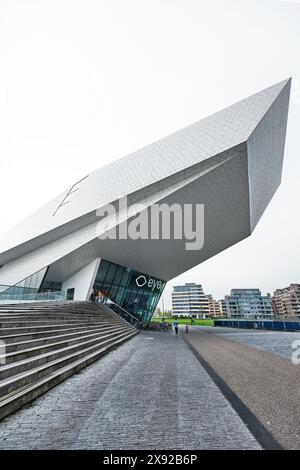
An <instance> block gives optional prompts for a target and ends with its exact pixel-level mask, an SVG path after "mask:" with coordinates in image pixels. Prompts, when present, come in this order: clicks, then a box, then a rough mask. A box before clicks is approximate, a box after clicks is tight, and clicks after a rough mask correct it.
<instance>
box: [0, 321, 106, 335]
mask: <svg viewBox="0 0 300 470" xmlns="http://www.w3.org/2000/svg"><path fill="white" fill-rule="evenodd" d="M107 323H108V324H109V322H107ZM98 324H99V323H98V322H78V323H72V325H70V324H66V323H62V324H60V323H56V324H50V325H44V326H35V327H33V326H31V327H30V326H29V327H26V326H24V327H16V328H1V330H0V332H1V336H7V335H16V336H17V335H19V334H21V333H31V332H42V331H47V330H55V329H58V328H59V329H68V328H70V326H73V327H76V326H78V327H82V326H92V325H95V326H97V325H98Z"/></svg>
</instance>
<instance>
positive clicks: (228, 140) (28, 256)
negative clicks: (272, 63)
mask: <svg viewBox="0 0 300 470" xmlns="http://www.w3.org/2000/svg"><path fill="white" fill-rule="evenodd" d="M290 83H291V80H286V81H283V82H280V83H279V84H276V85H274V86H272V87H270V88H268V89H266V90H263V91H261V92H260V93H257V94H255V95H253V96H251V97H249V98H247V99H245V100H243V101H240V102H238V103H236V104H234V105H232V106H230V107H228V108H226V109H224V110H222V111H220V112H218V113H216V114H213V115H212V116H209V117H207V118H205V119H203V120H201V121H199V122H196V123H194V124H192V125H190V126H188V127H186V128H184V129H182V130H180V131H178V132H176V133H174V134H172V135H170V136H168V137H165V138H163V139H161V140H160V141H158V142H155V143H153V144H151V145H148V146H147V147H145V148H143V149H141V150H138V151H136V152H134V153H132V154H130V155H128V156H126V157H124V158H121V159H120V160H117V161H115V162H114V163H112V164H110V165H107V166H105V167H103V168H100V169H99V170H97V171H94V172H93V173H91V174H89V175H87V176H86V177H85V178H83V179H82V180H81V181H79V182H77V183H75V184H74V185H73V186H72V187H71V188H68V189H67V190H66V191H65V192H63V193H62V194H60V195H59V196H57V197H56V198H55V199H53V200H52V201H51V202H49V203H48V204H47V205H45V206H44V207H42V208H41V209H39V210H38V211H36V212H35V213H34V214H33V215H31V216H30V217H28V218H27V219H25V220H24V221H22V222H21V223H19V224H18V225H17V226H16V227H15V228H14V229H12V230H10V231H9V232H8V233H7V234H6V235H5V236H3V237H2V238H1V239H0V266H1V268H0V285H3V286H14V285H16V284H19V283H22V284H21V285H23V286H25V285H26V281H25V280H26V279H30V282H31V285H32V275H33V274H35V273H39V274H36V277H35V281H34V282H35V284H34V287H35V288H38V287H40V286H41V284H42V282H46V284H45V285H51V283H53V285H57V286H58V285H59V286H60V287H61V289H62V290H67V289H75V297H74V298H75V299H82V300H85V299H88V298H89V295H90V291H91V288H92V286H93V284H94V281H95V278H96V275H97V272H98V269H99V263H100V260H101V259H105V260H108V261H110V262H112V263H117V264H118V265H121V266H124V267H128V268H132V269H133V270H136V271H138V272H141V273H146V274H147V275H148V276H150V277H153V278H158V279H159V280H163V281H168V280H170V279H172V278H173V277H175V276H177V275H178V274H180V273H182V272H184V271H186V270H188V269H190V268H192V267H193V266H195V265H197V264H199V263H201V262H203V261H205V260H206V259H208V258H210V257H212V256H214V255H215V254H217V253H219V252H221V251H222V250H224V249H226V248H228V247H229V246H231V245H233V244H235V243H237V242H238V241H240V240H242V239H244V238H245V237H247V236H249V235H250V234H251V233H252V231H253V229H254V228H255V226H256V224H257V222H258V220H259V219H260V217H261V215H262V214H263V212H264V210H265V209H266V207H267V205H268V203H269V202H270V200H271V198H272V196H273V194H274V192H275V191H276V189H277V187H278V186H279V184H280V181H281V171H282V161H283V154H284V145H285V136H286V126H287V115H288V104H289V95H290ZM124 196H128V203H129V204H133V203H138V204H140V205H141V207H142V208H143V210H144V211H148V210H149V208H150V207H151V206H152V205H153V204H154V203H158V202H159V203H162V202H166V203H168V204H169V205H171V204H173V203H180V204H185V203H193V204H195V203H201V204H204V207H205V225H204V230H205V242H204V247H203V249H202V250H199V251H186V250H185V240H152V239H147V240H145V239H138V240H120V239H117V240H111V239H106V240H101V239H99V238H98V236H99V235H100V234H101V233H104V232H106V231H109V230H112V229H113V227H112V226H108V225H107V223H104V221H103V224H102V225H101V221H99V216H98V215H97V210H98V209H99V208H103V207H105V206H106V205H107V204H109V203H113V204H116V202H117V201H118V200H119V198H120V197H124ZM120 216H121V214H120ZM122 223H125V221H124V220H123V221H122V217H121V222H120V225H121V224H122ZM28 282H29V281H28ZM28 282H27V285H29V284H28ZM47 283H48V284H47ZM19 285H20V284H19ZM4 290H5V288H2V291H4ZM0 296H1V294H0Z"/></svg>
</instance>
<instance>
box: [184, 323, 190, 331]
mask: <svg viewBox="0 0 300 470" xmlns="http://www.w3.org/2000/svg"><path fill="white" fill-rule="evenodd" d="M185 332H186V333H188V332H189V324H188V322H186V324H185Z"/></svg>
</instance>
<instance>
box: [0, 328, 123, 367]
mask: <svg viewBox="0 0 300 470" xmlns="http://www.w3.org/2000/svg"><path fill="white" fill-rule="evenodd" d="M121 331H124V327H122V326H121V325H120V326H117V327H113V328H109V329H106V330H97V331H96V332H93V333H86V332H85V333H84V334H81V335H80V336H77V337H76V338H69V339H65V340H63V341H56V342H52V343H48V344H44V345H41V346H33V347H27V348H26V349H25V348H24V349H22V350H20V351H11V352H7V353H6V355H5V356H4V357H5V360H6V365H8V364H16V363H18V362H19V361H24V360H26V359H29V358H33V357H35V356H40V355H42V354H44V353H48V352H51V351H58V350H60V349H62V348H67V347H68V346H72V345H76V344H81V343H84V342H86V341H88V340H93V339H95V340H96V339H99V338H101V337H104V336H107V335H111V334H116V333H120V332H121ZM1 358H2V356H1V355H0V360H1ZM0 376H1V367H0Z"/></svg>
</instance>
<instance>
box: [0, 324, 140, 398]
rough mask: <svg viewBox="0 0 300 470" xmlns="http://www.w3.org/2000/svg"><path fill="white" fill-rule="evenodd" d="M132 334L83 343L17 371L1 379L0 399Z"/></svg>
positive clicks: (124, 333)
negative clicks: (57, 355) (59, 354)
mask: <svg viewBox="0 0 300 470" xmlns="http://www.w3.org/2000/svg"><path fill="white" fill-rule="evenodd" d="M133 334H136V332H133V333H131V332H128V330H125V331H124V332H122V333H120V334H118V335H114V336H110V337H109V338H101V339H100V340H98V341H96V342H94V343H93V344H89V345H88V346H87V347H84V346H85V345H84V343H83V344H81V345H80V347H79V348H78V347H77V348H74V347H73V348H70V349H69V351H68V352H69V354H66V355H65V354H62V355H61V356H60V357H57V358H55V357H54V356H52V357H51V359H52V360H49V361H44V362H43V361H41V362H42V363H40V364H39V365H36V366H35V367H32V368H26V370H23V371H19V373H18V374H14V375H9V376H8V377H3V379H2V380H1V381H0V397H4V396H5V395H7V394H8V393H11V392H13V391H15V390H17V389H18V388H20V387H23V386H24V385H27V384H29V383H30V382H32V381H34V380H38V379H40V378H42V377H45V376H46V375H47V374H51V373H52V372H54V371H55V370H56V369H58V368H60V367H63V366H65V365H68V364H71V363H72V362H73V361H76V360H80V359H82V358H84V356H86V355H88V354H92V353H94V352H96V351H97V350H98V349H101V348H103V347H106V346H109V345H111V344H114V343H115V342H116V341H117V340H118V339H122V338H125V337H127V336H132V335H133ZM91 343H92V342H91ZM65 349H67V348H65ZM65 352H66V351H65ZM23 362H24V365H25V366H26V364H28V362H30V361H23ZM31 365H32V366H33V362H32V363H31ZM4 367H7V366H4ZM9 367H10V366H8V367H7V368H9Z"/></svg>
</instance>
